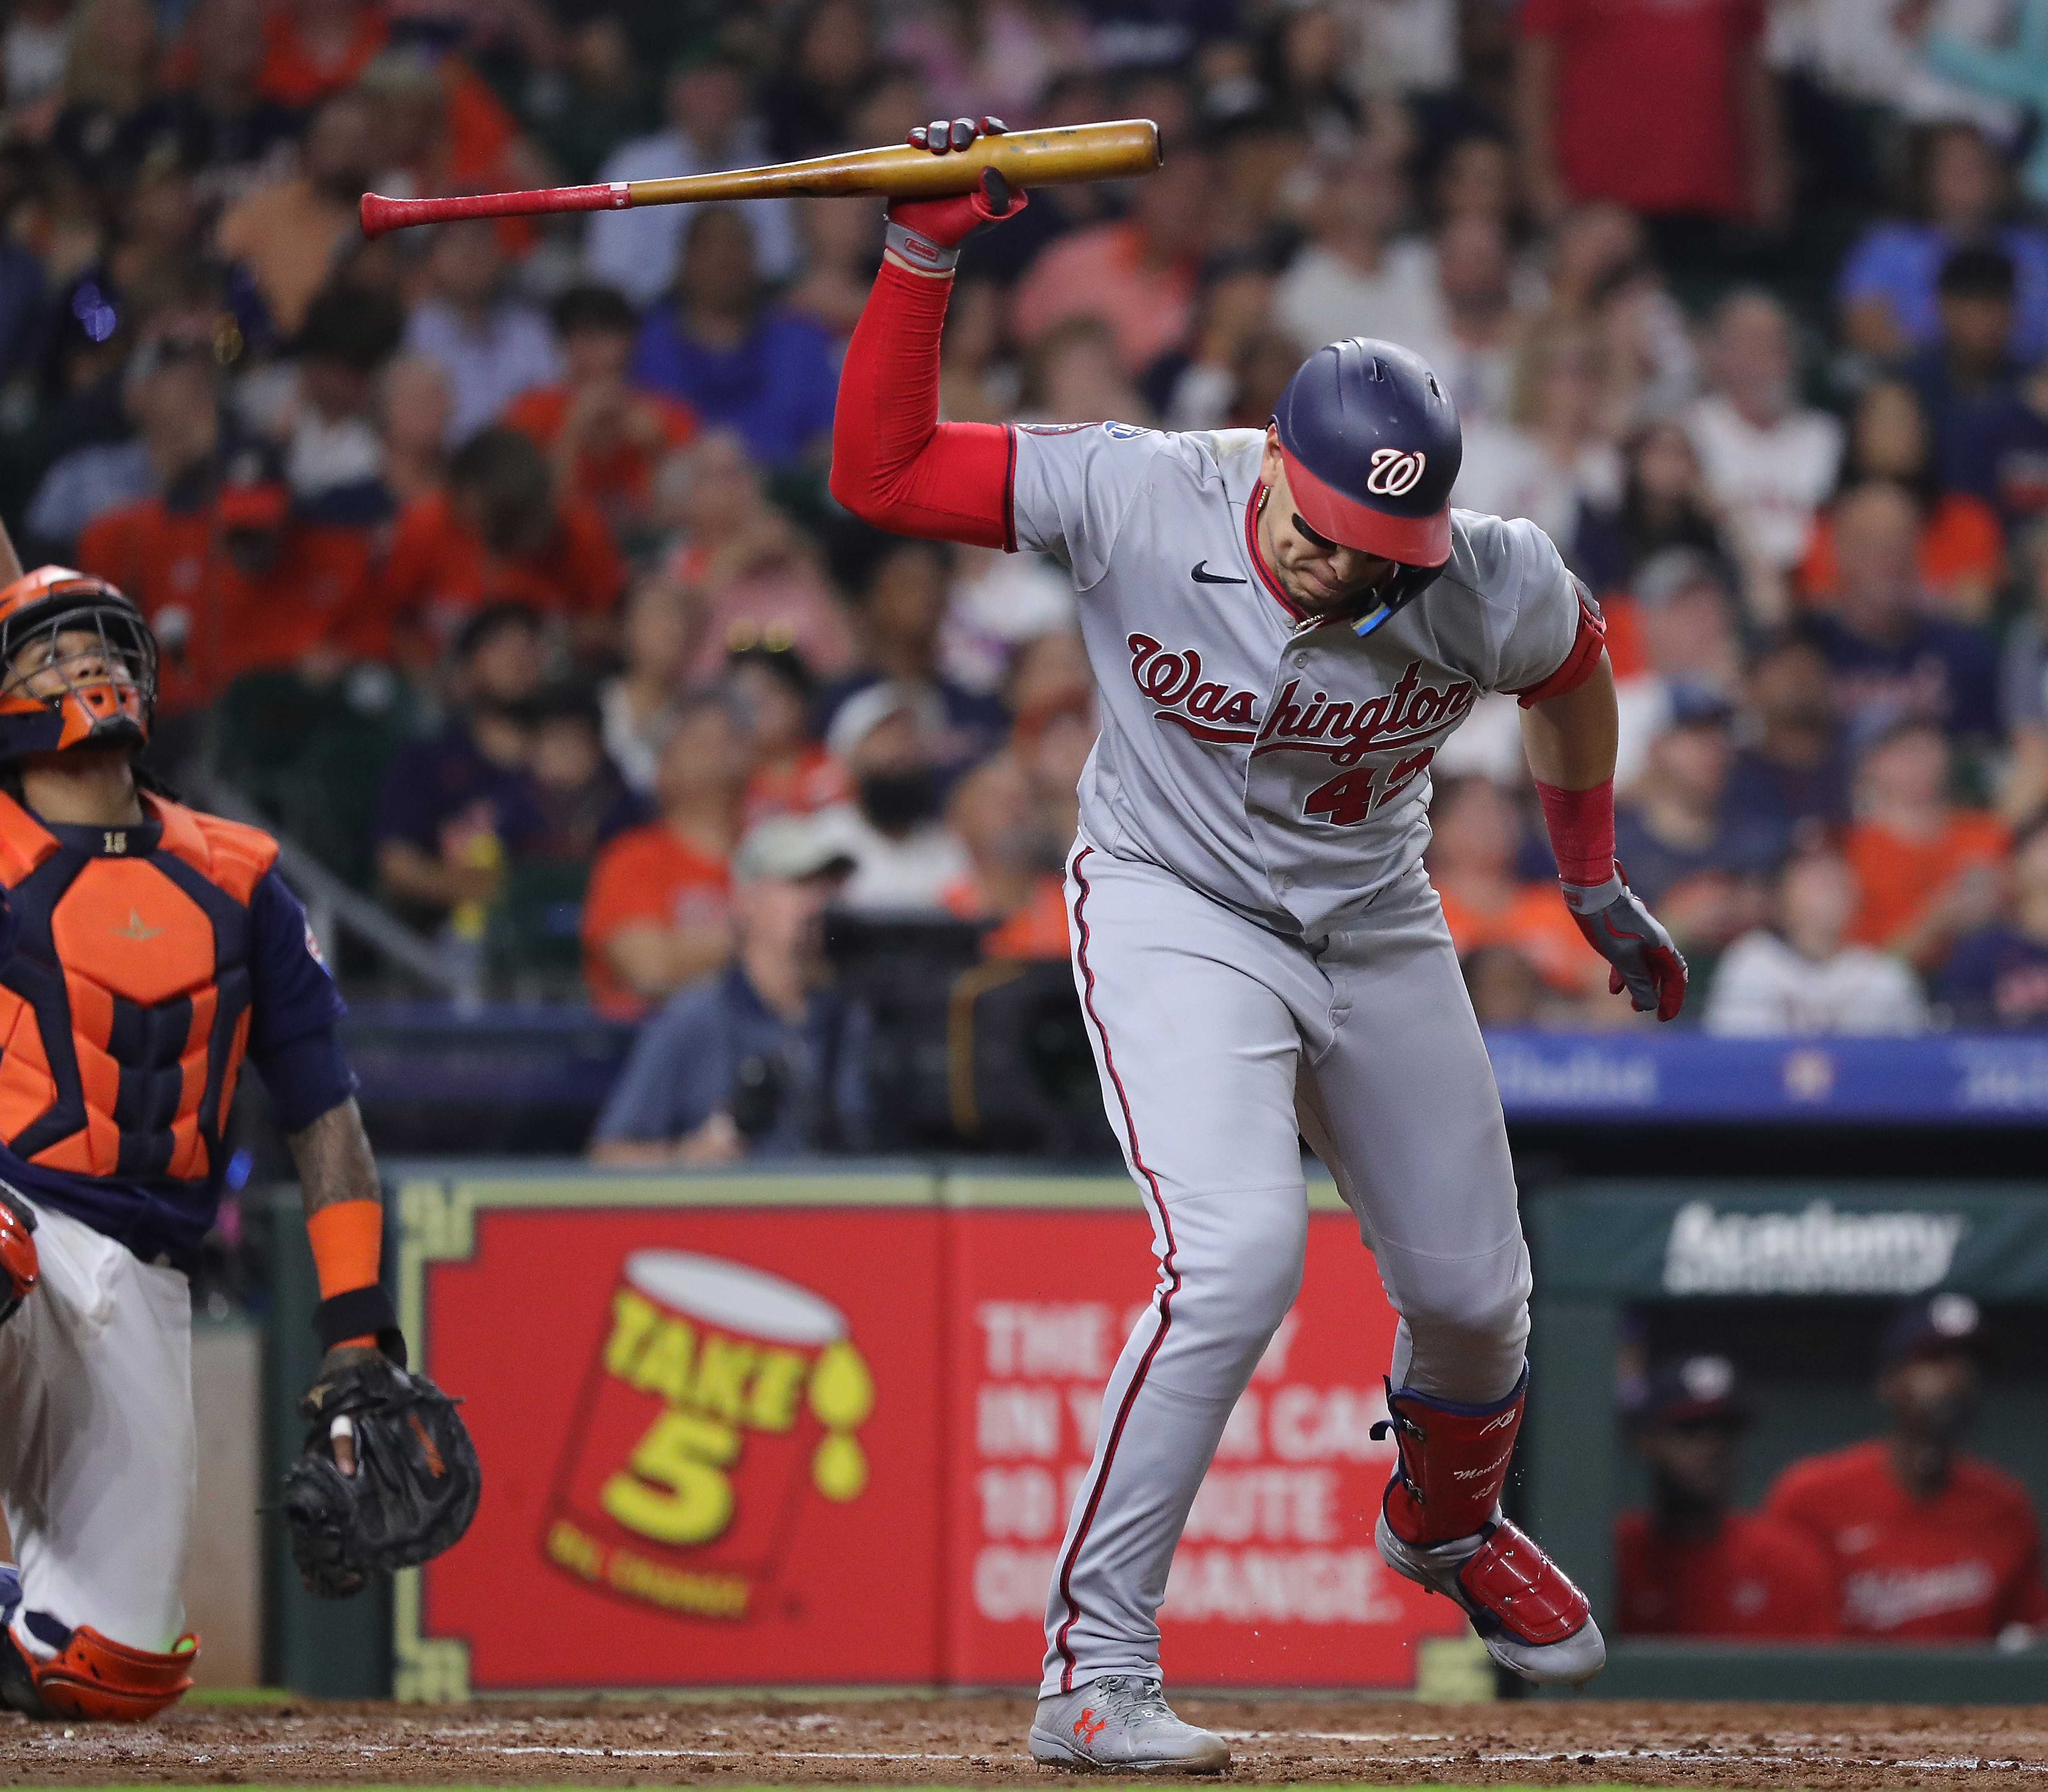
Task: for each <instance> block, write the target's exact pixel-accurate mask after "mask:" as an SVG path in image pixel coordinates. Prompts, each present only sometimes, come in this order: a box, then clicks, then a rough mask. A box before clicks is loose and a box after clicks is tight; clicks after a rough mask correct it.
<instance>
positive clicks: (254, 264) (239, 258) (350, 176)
mask: <svg viewBox="0 0 2048 1792" xmlns="http://www.w3.org/2000/svg"><path fill="white" fill-rule="evenodd" d="M376 168H377V138H376V134H375V126H374V118H373V115H372V113H371V110H370V104H369V103H368V102H367V100H366V99H363V96H362V95H360V94H355V93H341V94H337V95H335V97H334V98H333V99H330V100H328V102H327V103H326V104H325V105H324V106H321V107H320V110H319V111H318V112H316V113H315V114H313V121H312V124H311V125H310V126H308V127H307V130H306V136H305V142H304V145H303V147H302V148H301V150H300V153H299V172H298V173H297V176H294V177H293V179H291V180H287V181H285V182H283V183H281V184H279V185H277V186H275V187H265V188H259V189H258V191H257V192H254V193H251V194H250V195H249V197H248V198H246V199H244V200H242V203H240V204H239V205H236V206H234V207H231V208H230V210H229V211H227V214H226V215H225V216H223V218H222V219H221V220H220V227H219V231H218V233H217V234H216V236H215V246H216V247H217V248H218V249H219V252H220V254H221V255H222V257H223V258H224V259H225V260H227V261H231V262H236V263H239V264H240V265H242V266H243V267H245V268H246V269H248V270H249V273H250V277H251V278H252V279H253V280H254V281H255V283H256V291H257V293H258V296H260V297H261V298H262V301H263V304H264V305H265V307H266V308H267V309H268V310H269V312H270V319H271V321H272V322H273V323H275V324H276V325H277V328H278V330H279V331H280V332H281V334H283V335H287V336H293V335H297V333H298V330H299V326H300V325H301V323H304V320H305V315H306V307H307V306H308V305H309V304H311V303H312V297H313V295H314V294H315V293H316V292H319V290H320V288H321V287H322V286H324V284H326V283H327V281H328V276H329V274H330V273H332V270H333V268H334V264H335V260H336V256H337V255H338V254H339V252H340V250H341V249H342V248H343V246H344V245H345V244H347V243H351V242H356V241H358V240H359V238H358V236H357V232H358V231H359V229H360V227H361V226H360V225H359V222H358V219H357V207H358V206H359V203H360V202H361V199H362V197H363V190H364V189H365V188H367V187H368V186H369V185H370V181H371V180H373V179H374V176H375V172H376Z"/></svg>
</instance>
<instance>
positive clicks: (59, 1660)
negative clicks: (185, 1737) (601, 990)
mask: <svg viewBox="0 0 2048 1792" xmlns="http://www.w3.org/2000/svg"><path fill="white" fill-rule="evenodd" d="M198 1653H199V1639H198V1638H197V1637H196V1636H195V1635H192V1632H191V1631H186V1633H185V1634H184V1635H183V1636H181V1637H180V1638H179V1639H177V1642H176V1643H175V1644H174V1645H173V1647H172V1649H171V1652H170V1653H169V1655H157V1654H156V1653H155V1652H154V1651H151V1650H148V1649H131V1648H130V1647H128V1645H127V1644H126V1643H116V1642H114V1640H113V1639H111V1637H105V1636H102V1635H100V1634H99V1631H96V1630H95V1629H93V1628H92V1627H91V1625H89V1624H81V1625H80V1626H79V1628H77V1629H76V1630H75V1631H72V1633H71V1639H70V1641H68V1643H65V1644H64V1647H63V1648H62V1649H61V1650H60V1651H59V1652H58V1653H57V1654H56V1655H54V1656H53V1657H52V1658H51V1659H49V1660H48V1661H46V1662H38V1663H37V1666H36V1668H35V1670H34V1671H35V1677H36V1691H37V1693H38V1694H39V1695H41V1698H42V1701H43V1704H44V1705H45V1707H47V1708H48V1711H49V1713H50V1715H51V1716H52V1717H69V1718H73V1719H83V1720H87V1721H88V1722H112V1723H127V1724H137V1723H140V1722H142V1720H144V1719H145V1718H149V1717H155V1716H156V1715H157V1713H158V1712H160V1711H161V1710H163V1709H165V1707H167V1706H169V1705H176V1703H177V1701H179V1700H180V1698H181V1697H184V1694H185V1693H188V1692H189V1691H190V1690H191V1689H192V1673H191V1668H192V1658H193V1657H194V1656H196V1655H198Z"/></svg>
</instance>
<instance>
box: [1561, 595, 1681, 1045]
mask: <svg viewBox="0 0 2048 1792" xmlns="http://www.w3.org/2000/svg"><path fill="white" fill-rule="evenodd" d="M1581 639H1582V640H1584V632H1583V630H1582V632H1581ZM1568 664H1569V662H1568ZM1618 736H1619V715H1618V711H1617V710H1616V703H1615V695H1614V668H1613V667H1612V665H1611V664H1609V662H1608V656H1607V650H1606V649H1605V648H1599V649H1598V651H1597V653H1596V654H1595V655H1588V663H1587V664H1585V665H1584V667H1583V668H1581V670H1580V672H1579V673H1578V675H1577V676H1575V677H1571V678H1565V679H1561V680H1560V679H1553V681H1551V683H1550V686H1549V687H1539V688H1538V690H1536V691H1533V692H1531V693H1530V694H1529V695H1527V696H1526V697H1525V698H1524V699H1523V702H1522V750H1523V752H1525V753H1526V754H1527V755H1528V757H1529V769H1530V772H1533V773H1534V776H1535V779H1536V791H1537V794H1538V795H1539V796H1541V797H1542V799H1543V819H1544V821H1545V822H1546V824H1547V825H1548V826H1549V829H1550V846H1551V849H1552V850H1553V851H1554V852H1555V853H1556V854H1557V877H1558V880H1559V882H1560V884H1561V886H1562V888H1563V890H1564V895H1565V905H1566V906H1567V907H1568V908H1569V909H1570V910H1571V911H1572V918H1573V920H1575V921H1577V923H1578V925H1579V931H1580V932H1581V933H1582V934H1584V935H1585V936H1586V939H1587V942H1588V944H1590V945H1591V946H1592V948H1593V950H1595V951H1596V952H1597V953H1599V954H1600V956H1601V957H1602V958H1604V959H1606V960H1607V962H1608V965H1609V966H1610V967H1611V969H1610V971H1609V973H1608V989H1610V990H1612V992H1613V993H1615V994H1616V995H1617V996H1618V995H1619V994H1620V993H1622V991H1623V989H1626V990H1627V992H1628V995H1629V1000H1630V1001H1631V1002H1632V1003H1633V1004H1635V1008H1636V1009H1637V1011H1638V1012H1644V1013H1647V1012H1650V1011H1651V1010H1653V1009H1654V1011H1655V1012H1656V1016H1657V1018H1658V1020H1671V1019H1672V1018H1673V1017H1674V1016H1676V1015H1677V1014H1678V1011H1679V1009H1680V1008H1681V1007H1683V1006H1684V1005H1685V958H1683V956H1682V955H1681V954H1680V952H1679V950H1678V947H1677V946H1674V944H1673V943H1672V942H1671V936H1670V934H1668V933H1666V931H1664V928H1663V927H1662V924H1661V923H1659V922H1658V919H1657V918H1656V917H1655V916H1654V915H1652V914H1651V913H1650V911H1649V910H1648V909H1647V908H1645V907H1644V906H1643V902H1642V900H1641V899H1640V898H1639V897H1638V896H1636V894H1635V892H1634V891H1632V890H1631V889H1630V888H1629V887H1628V885H1627V882H1626V881H1625V880H1624V878H1623V875H1622V869H1621V866H1620V865H1619V863H1618V862H1617V861H1616V858H1615V856H1614V764H1615V748H1616V741H1617V738H1618Z"/></svg>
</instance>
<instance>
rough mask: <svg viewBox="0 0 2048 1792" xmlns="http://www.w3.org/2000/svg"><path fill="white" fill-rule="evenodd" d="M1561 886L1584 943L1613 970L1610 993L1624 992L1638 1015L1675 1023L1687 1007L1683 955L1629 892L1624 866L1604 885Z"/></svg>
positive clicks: (1609, 978)
mask: <svg viewBox="0 0 2048 1792" xmlns="http://www.w3.org/2000/svg"><path fill="white" fill-rule="evenodd" d="M1559 887H1560V888H1561V889H1562V890H1563V891H1564V892H1565V907H1566V908H1569V909H1570V910H1571V911H1572V919H1573V920H1574V921H1576V922H1577V923H1578V924H1579V931H1580V932H1581V933H1582V934H1584V935H1585V936H1586V943H1587V944H1588V946H1591V947H1592V949H1593V950H1595V951H1596V952H1597V953H1599V954H1600V956H1601V957H1602V958H1604V959H1606V960H1607V962H1608V965H1609V966H1612V969H1611V970H1609V971H1608V980H1607V986H1608V993H1610V994H1612V995H1616V996H1618V995H1619V994H1620V993H1622V991H1623V990H1624V989H1626V990H1627V992H1628V999H1629V1001H1631V1003H1632V1004H1634V1006H1635V1011H1636V1012H1637V1013H1639V1014H1648V1013H1650V1012H1652V1011H1653V1010H1654V1012H1655V1013H1656V1016H1657V1018H1658V1020H1673V1019H1674V1018H1676V1016H1677V1015H1678V1010H1679V1009H1680V1008H1683V1007H1684V1006H1685V981H1686V974H1685V954H1682V953H1681V952H1680V951H1679V950H1678V947H1677V946H1674V944H1672V942H1671V936H1670V935H1669V934H1668V933H1666V931H1664V927H1663V923H1662V922H1660V921H1659V920H1658V919H1657V917H1656V916H1655V915H1653V914H1651V913H1650V911H1649V910H1648V909H1647V908H1644V907H1643V899H1642V898H1641V897H1640V896H1638V895H1637V894H1636V893H1635V891H1633V890H1631V888H1629V887H1628V884H1627V881H1626V880H1625V879H1624V878H1623V875H1622V869H1621V867H1620V866H1619V865H1616V867H1615V868H1614V875H1613V876H1612V877H1610V878H1608V881H1606V882H1605V883H1604V884H1592V885H1588V884H1561V885H1560V886H1559Z"/></svg>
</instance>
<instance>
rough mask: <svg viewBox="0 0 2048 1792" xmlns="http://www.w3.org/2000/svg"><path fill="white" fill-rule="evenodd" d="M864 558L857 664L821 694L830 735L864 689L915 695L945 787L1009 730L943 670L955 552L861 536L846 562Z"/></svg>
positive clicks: (988, 702)
mask: <svg viewBox="0 0 2048 1792" xmlns="http://www.w3.org/2000/svg"><path fill="white" fill-rule="evenodd" d="M862 556H866V557H867V566H866V567H865V570H864V571H863V574H862V575H861V577H860V579H859V589H860V599H859V606H860V644H861V660H862V664H861V665H860V667H859V669H858V670H857V671H855V672H854V673H853V674H852V675H851V676H850V677H848V678H846V679H841V680H840V682H839V683H836V684H835V685H833V686H832V687H831V688H830V689H828V691H826V693H825V696H824V715H825V718H826V721H825V726H826V729H827V731H828V733H829V731H830V730H831V728H832V723H833V721H834V718H836V716H837V715H838V714H839V711H840V709H841V708H842V706H844V705H845V704H846V703H848V702H850V701H851V699H853V698H854V697H855V696H857V695H859V694H860V693H861V692H863V691H868V690H871V689H872V688H874V687H875V686H876V685H878V684H882V683H894V684H897V685H900V686H902V687H905V688H906V689H910V690H914V691H917V692H919V693H920V694H921V699H923V700H925V701H926V702H929V705H930V706H931V709H932V713H933V714H934V715H935V716H936V717H937V718H938V721H937V730H936V733H935V734H934V737H933V741H932V749H933V763H934V764H935V765H936V767H937V770H938V772H939V775H940V777H941V780H942V781H949V780H951V779H952V778H953V777H955V776H957V775H958V774H959V773H960V772H962V771H964V769H965V768H967V767H968V766H970V765H972V764H975V763H976V762H977V761H980V760H983V759H985V758H987V757H988V755H989V754H991V753H994V752H995V750H996V749H998V748H999V747H1000V746H1001V745H1002V744H1003V737H1004V736H1006V735H1007V733H1009V731H1010V718H1009V717H1008V716H1007V714H1005V713H1004V711H1003V706H1002V705H1001V704H1000V703H999V702H996V701H995V699H994V698H992V697H988V696H986V695H982V694H981V693H979V692H978V691H969V690H967V689H966V688H965V687H963V686H961V685H959V684H956V683H954V682H953V680H952V679H950V678H948V676H947V675H945V673H944V672H943V671H941V669H940V664H939V641H940V633H941V629H942V628H943V626H944V621H945V615H946V597H947V589H948V581H949V579H950V576H951V574H952V549H951V548H949V547H948V546H947V545H946V544H944V543H943V542H936V541H913V540H906V539H901V538H898V537H894V536H871V535H866V534H863V535H862V536H858V537H855V538H853V540H852V544H851V546H850V548H849V549H848V555H847V558H848V561H849V563H851V562H853V561H855V560H856V559H859V558H860V557H862Z"/></svg>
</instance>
